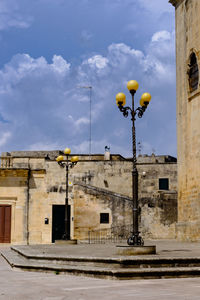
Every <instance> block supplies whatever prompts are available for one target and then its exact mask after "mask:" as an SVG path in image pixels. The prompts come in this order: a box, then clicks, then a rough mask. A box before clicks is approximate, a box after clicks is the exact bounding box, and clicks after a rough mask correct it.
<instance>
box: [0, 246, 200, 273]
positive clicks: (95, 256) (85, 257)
mask: <svg viewBox="0 0 200 300" xmlns="http://www.w3.org/2000/svg"><path fill="white" fill-rule="evenodd" d="M154 243H155V241H154V242H152V243H151V244H154ZM156 245H157V254H151V255H150V254H149V255H134V256H125V255H117V254H116V246H115V245H107V244H104V245H102V244H101V245H97V244H95V245H94V244H93V245H79V244H78V245H56V244H52V245H32V246H12V247H11V248H10V249H9V250H8V249H5V250H4V249H2V251H1V254H2V256H3V257H4V258H5V259H6V260H7V262H8V263H9V264H10V265H11V266H12V267H13V268H17V269H21V270H26V271H40V272H54V273H56V274H74V275H82V276H92V277H98V278H108V279H150V278H157V279H159V278H170V277H171V278H173V277H176V278H177V277H194V276H200V255H199V254H200V244H199V243H178V242H175V241H174V242H173V241H160V242H157V241H156ZM124 246H125V245H124ZM149 246H151V245H149Z"/></svg>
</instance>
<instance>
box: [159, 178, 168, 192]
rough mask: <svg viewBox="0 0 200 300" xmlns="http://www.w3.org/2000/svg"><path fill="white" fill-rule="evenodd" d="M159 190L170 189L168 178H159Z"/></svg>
mask: <svg viewBox="0 0 200 300" xmlns="http://www.w3.org/2000/svg"><path fill="white" fill-rule="evenodd" d="M159 190H169V179H168V178H159Z"/></svg>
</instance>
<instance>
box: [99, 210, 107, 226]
mask: <svg viewBox="0 0 200 300" xmlns="http://www.w3.org/2000/svg"><path fill="white" fill-rule="evenodd" d="M100 224H109V214H108V213H100Z"/></svg>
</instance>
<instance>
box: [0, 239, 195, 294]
mask: <svg viewBox="0 0 200 300" xmlns="http://www.w3.org/2000/svg"><path fill="white" fill-rule="evenodd" d="M157 244H158V246H157V248H158V250H159V251H160V253H163V255H166V254H167V253H168V255H169V254H170V253H171V254H173V255H174V254H176V255H177V253H178V255H179V256H180V255H181V253H184V255H185V254H187V255H189V254H190V255H195V256H197V255H198V254H199V253H200V251H199V249H200V245H199V243H176V242H170V241H161V242H159V241H157ZM167 245H168V247H166V246H167ZM88 246H89V245H88ZM7 247H8V246H5V247H2V248H0V250H2V251H5V250H6V249H7ZM43 247H44V246H43ZM95 247H97V248H98V245H96V246H95ZM106 247H107V246H105V249H106ZM163 247H166V249H164V248H163ZM34 248H35V247H34ZM41 248H42V246H41ZM70 248H71V247H70ZM97 248H96V249H97ZM108 248H109V246H108ZM49 249H51V251H52V249H53V247H52V245H50V248H49ZM74 249H75V248H74ZM77 249H78V248H77ZM82 249H84V251H85V252H86V249H87V246H84V247H82ZM89 249H94V248H89ZM40 250H41V249H40V246H39V247H38V251H40ZM77 251H78V250H77ZM104 251H106V250H104ZM74 254H75V253H74ZM83 254H84V253H82V255H83ZM97 254H98V253H96V255H97ZM4 299H5V300H29V299H30V300H65V299H72V300H86V299H87V300H90V299H91V300H95V299H97V300H98V299H104V300H110V299H112V300H115V299H120V300H121V299H122V300H123V299H125V300H126V299H137V300H143V299H149V300H158V299H159V300H160V299H162V300H168V299H170V300H174V299H181V300H191V299H192V300H193V299H194V300H195V299H198V300H199V299H200V278H198V277H197V278H179V279H148V280H123V281H119V280H105V279H96V278H90V277H84V276H71V275H56V274H55V273H40V272H27V271H19V270H14V269H12V268H11V267H10V265H9V264H8V263H7V262H6V261H5V260H4V259H3V258H2V257H1V256H0V300H4Z"/></svg>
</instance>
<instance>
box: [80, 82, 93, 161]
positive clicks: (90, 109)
mask: <svg viewBox="0 0 200 300" xmlns="http://www.w3.org/2000/svg"><path fill="white" fill-rule="evenodd" d="M78 87H79V88H82V89H89V97H90V108H89V111H90V122H89V124H90V126H89V156H91V151H92V86H90V85H88V86H87V85H86V86H78Z"/></svg>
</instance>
